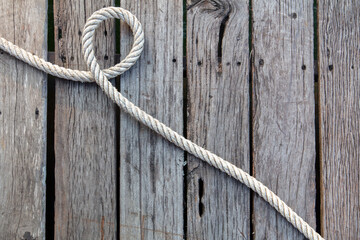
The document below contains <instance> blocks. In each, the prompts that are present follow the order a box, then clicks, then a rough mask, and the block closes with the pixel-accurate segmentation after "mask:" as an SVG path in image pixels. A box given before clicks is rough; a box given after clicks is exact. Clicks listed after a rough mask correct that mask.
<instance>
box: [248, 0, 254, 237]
mask: <svg viewBox="0 0 360 240" xmlns="http://www.w3.org/2000/svg"><path fill="white" fill-rule="evenodd" d="M252 28H253V9H252V0H249V57H250V61H249V64H250V66H249V70H250V73H249V143H250V147H249V151H250V175H251V176H254V175H255V172H254V162H253V159H254V157H253V153H254V152H253V144H254V138H253V130H254V126H253V120H252V119H253V93H252V92H253V67H254V66H253V61H254V59H253V52H252V47H253V37H252V34H253V29H252ZM254 194H255V193H254V192H253V191H250V240H254V239H255V227H254V219H253V217H254Z"/></svg>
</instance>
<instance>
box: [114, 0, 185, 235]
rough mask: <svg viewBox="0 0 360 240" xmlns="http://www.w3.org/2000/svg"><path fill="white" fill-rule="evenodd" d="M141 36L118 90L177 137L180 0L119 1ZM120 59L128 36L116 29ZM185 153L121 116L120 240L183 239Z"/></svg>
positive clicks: (180, 121) (179, 126) (180, 107)
mask: <svg viewBox="0 0 360 240" xmlns="http://www.w3.org/2000/svg"><path fill="white" fill-rule="evenodd" d="M120 6H121V7H123V8H125V9H128V10H129V11H131V12H132V13H133V14H135V15H136V16H137V17H138V18H139V20H140V22H141V23H142V25H143V28H144V33H145V47H144V52H143V54H142V56H141V58H140V59H139V61H138V63H137V64H136V65H135V66H134V67H133V68H132V69H130V71H128V72H126V73H125V74H124V75H122V76H121V78H120V89H121V92H122V93H123V94H124V95H125V96H126V97H128V98H129V99H130V100H131V101H133V102H134V103H135V104H137V105H138V106H139V107H140V108H142V109H144V110H145V111H146V112H148V113H149V114H151V115H152V116H154V117H156V118H158V119H160V120H161V121H163V122H164V123H165V124H167V125H168V126H170V127H171V128H173V129H174V130H176V131H177V132H179V133H182V131H183V114H182V112H183V98H182V96H183V63H182V55H183V52H182V50H183V43H182V41H183V40H182V39H183V28H182V27H183V11H182V1H181V0H172V1H168V0H158V1H148V0H136V1H127V0H122V1H120ZM120 37H121V38H120V43H121V44H120V45H121V51H120V53H121V58H122V59H123V58H124V57H125V55H126V54H127V53H128V52H129V51H130V48H131V45H132V37H131V34H130V33H129V28H128V27H127V25H126V24H122V25H121V34H120ZM183 163H184V153H183V151H181V150H179V149H178V148H176V147H175V146H174V145H172V144H170V143H168V142H167V141H166V140H164V139H162V138H161V137H159V136H158V135H156V134H155V133H154V132H152V131H150V130H149V129H147V128H146V127H144V126H142V125H140V124H139V123H138V122H136V121H135V120H133V119H132V118H131V117H129V116H128V115H127V114H125V113H123V112H121V114H120V239H160V240H161V239H181V240H182V239H183V221H184V220H183Z"/></svg>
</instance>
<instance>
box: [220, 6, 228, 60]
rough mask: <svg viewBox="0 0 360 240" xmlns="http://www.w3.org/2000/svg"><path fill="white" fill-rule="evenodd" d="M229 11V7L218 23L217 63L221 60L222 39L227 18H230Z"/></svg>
mask: <svg viewBox="0 0 360 240" xmlns="http://www.w3.org/2000/svg"><path fill="white" fill-rule="evenodd" d="M230 12H231V9H230V10H229V11H228V12H227V13H226V15H225V16H224V18H223V20H222V21H221V24H220V31H219V42H218V49H217V57H218V63H219V65H220V64H221V62H222V48H223V40H224V34H225V29H226V25H227V23H228V22H229V18H230Z"/></svg>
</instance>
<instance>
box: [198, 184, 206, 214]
mask: <svg viewBox="0 0 360 240" xmlns="http://www.w3.org/2000/svg"><path fill="white" fill-rule="evenodd" d="M198 185H199V186H198V188H199V216H200V217H202V216H203V215H204V213H205V205H204V203H203V202H202V198H203V196H204V192H205V188H204V180H202V179H201V178H199V180H198Z"/></svg>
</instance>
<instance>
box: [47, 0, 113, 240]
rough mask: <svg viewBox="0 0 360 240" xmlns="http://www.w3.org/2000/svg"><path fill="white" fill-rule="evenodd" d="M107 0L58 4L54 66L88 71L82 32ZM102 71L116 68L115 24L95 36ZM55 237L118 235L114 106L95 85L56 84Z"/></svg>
mask: <svg viewBox="0 0 360 240" xmlns="http://www.w3.org/2000/svg"><path fill="white" fill-rule="evenodd" d="M104 5H107V6H110V5H113V1H112V0H106V1H97V0H91V1H82V0H76V1H73V0H72V1H70V0H56V1H54V13H55V14H54V16H55V20H54V23H55V62H56V63H57V64H60V65H62V66H65V67H69V68H73V69H82V70H84V69H86V64H85V61H84V60H83V55H82V53H81V44H80V43H81V34H82V33H81V32H82V29H83V26H84V24H85V21H86V19H87V18H88V17H90V15H91V14H92V13H93V12H94V11H96V10H98V9H100V8H102V7H104ZM95 39H96V55H97V59H98V61H99V63H100V64H101V66H104V67H109V66H111V65H113V64H114V55H115V27H114V21H110V20H109V21H106V22H105V23H103V24H101V27H100V28H99V29H98V30H97V31H96V36H95ZM55 91H56V96H55V98H56V99H55V147H54V148H55V199H56V200H55V238H56V239H68V238H71V239H114V238H115V236H116V224H117V223H116V139H115V135H116V124H115V107H114V104H113V103H112V102H111V100H110V99H108V98H107V97H106V96H105V94H104V93H103V92H102V91H101V89H100V88H99V87H98V86H97V85H96V84H81V83H75V82H70V81H65V80H56V88H55Z"/></svg>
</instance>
